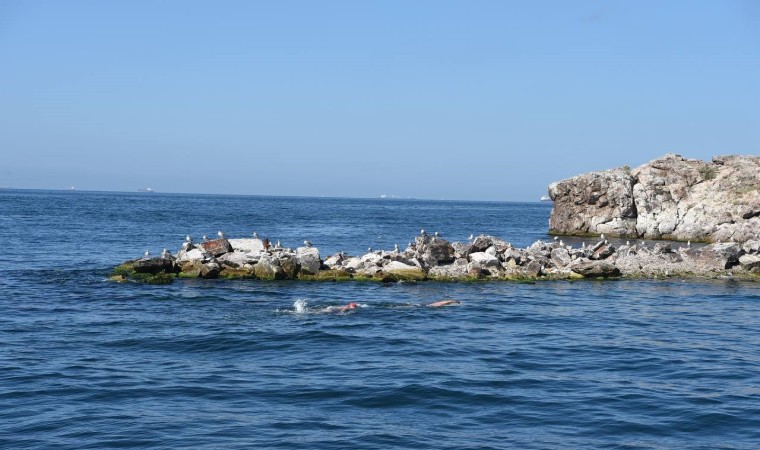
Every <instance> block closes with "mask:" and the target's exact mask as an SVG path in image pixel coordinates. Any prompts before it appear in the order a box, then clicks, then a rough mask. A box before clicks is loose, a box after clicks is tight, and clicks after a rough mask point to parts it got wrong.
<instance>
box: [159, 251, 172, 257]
mask: <svg viewBox="0 0 760 450" xmlns="http://www.w3.org/2000/svg"><path fill="white" fill-rule="evenodd" d="M171 255H172V254H171V253H169V250H167V249H164V250H163V251H162V252H161V257H162V258H164V259H166V258H168V257H170V256H171Z"/></svg>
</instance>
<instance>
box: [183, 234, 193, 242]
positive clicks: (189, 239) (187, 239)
mask: <svg viewBox="0 0 760 450" xmlns="http://www.w3.org/2000/svg"><path fill="white" fill-rule="evenodd" d="M185 242H190V243H192V242H193V238H191V237H190V235H189V234H188V235H187V236H185Z"/></svg>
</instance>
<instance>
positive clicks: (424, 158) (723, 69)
mask: <svg viewBox="0 0 760 450" xmlns="http://www.w3.org/2000/svg"><path fill="white" fill-rule="evenodd" d="M670 152H672V153H678V154H681V155H683V156H686V157H689V158H699V159H709V158H711V157H712V156H713V155H720V154H730V153H744V154H755V155H757V154H760V3H759V2H756V1H753V0H746V1H744V0H733V1H732V0H725V1H713V0H710V1H699V0H690V1H646V0H644V1H642V0H637V1H626V0H622V1H616V2H610V1H533V2H525V1H478V0H471V1H444V0H435V1H427V0H418V1H408V0H404V1H393V0H384V1H330V0H323V1H288V0H282V1H280V0H278V1H276V2H273V1H261V2H257V1H215V2H195V1H160V2H154V1H137V0H133V1H108V2H103V1H33V0H31V1H30V0H24V1H9V0H0V187H17V188H41V189H67V188H69V187H70V186H76V187H77V188H78V189H82V190H114V191H136V190H137V189H139V188H145V187H151V188H154V189H156V190H157V191H161V192H188V193H223V194H253V195H305V196H336V197H370V198H371V197H377V196H380V195H382V194H385V195H387V196H399V197H414V198H428V199H451V200H497V201H500V200H504V201H535V200H538V199H539V197H541V196H542V195H544V194H546V186H547V185H548V184H549V183H551V182H552V181H556V180H560V179H563V178H567V177H570V176H573V175H576V174H579V173H583V172H588V171H592V170H603V169H608V168H612V167H617V166H622V165H629V166H631V167H635V166H638V165H640V164H642V163H645V162H647V161H649V160H651V159H654V158H656V157H658V156H661V155H663V154H665V153H670Z"/></svg>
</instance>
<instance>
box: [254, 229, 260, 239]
mask: <svg viewBox="0 0 760 450" xmlns="http://www.w3.org/2000/svg"><path fill="white" fill-rule="evenodd" d="M253 238H254V239H258V238H259V233H257V232H255V231H254V232H253Z"/></svg>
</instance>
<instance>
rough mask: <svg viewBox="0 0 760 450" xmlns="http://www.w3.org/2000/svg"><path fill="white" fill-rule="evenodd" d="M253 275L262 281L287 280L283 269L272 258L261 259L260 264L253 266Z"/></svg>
mask: <svg viewBox="0 0 760 450" xmlns="http://www.w3.org/2000/svg"><path fill="white" fill-rule="evenodd" d="M253 274H254V275H255V276H256V278H260V279H262V280H283V279H285V278H286V277H285V272H283V270H282V267H280V266H279V265H277V263H276V262H275V260H274V259H273V258H270V257H265V258H261V259H260V260H259V262H257V263H256V265H255V266H253Z"/></svg>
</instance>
